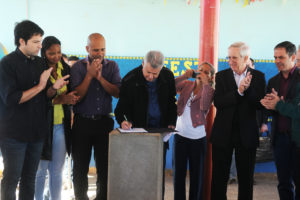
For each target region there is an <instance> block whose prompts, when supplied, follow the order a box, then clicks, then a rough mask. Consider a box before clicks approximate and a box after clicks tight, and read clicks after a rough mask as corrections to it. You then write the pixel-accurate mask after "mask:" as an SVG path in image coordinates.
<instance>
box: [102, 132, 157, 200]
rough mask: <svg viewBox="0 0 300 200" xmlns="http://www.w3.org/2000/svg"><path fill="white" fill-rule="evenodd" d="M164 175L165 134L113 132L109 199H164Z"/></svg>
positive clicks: (110, 150)
mask: <svg viewBox="0 0 300 200" xmlns="http://www.w3.org/2000/svg"><path fill="white" fill-rule="evenodd" d="M162 177H163V136H162V135H161V134H159V133H151V134H150V133H122V134H120V133H119V131H117V130H113V131H112V132H111V133H110V135H109V158H108V193H107V197H108V200H124V199H126V200H129V199H130V200H161V199H162V184H163V183H162Z"/></svg>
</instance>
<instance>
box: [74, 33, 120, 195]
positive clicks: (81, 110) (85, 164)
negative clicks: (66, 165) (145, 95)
mask: <svg viewBox="0 0 300 200" xmlns="http://www.w3.org/2000/svg"><path fill="white" fill-rule="evenodd" d="M86 50H87V52H88V57H86V58H85V59H82V60H80V61H78V62H76V63H75V64H74V65H73V67H72V69H71V80H72V81H71V88H72V89H73V90H76V91H77V94H78V95H79V96H80V101H79V103H77V104H76V105H75V106H74V109H73V111H74V113H75V115H74V124H73V130H72V158H73V183H74V192H75V197H76V199H78V200H86V199H88V196H87V190H88V177H87V173H88V171H89V164H90V159H91V153H92V148H93V147H94V158H95V163H96V168H97V196H96V199H100V200H106V197H107V168H108V139H109V137H108V136H109V132H110V131H112V129H113V127H114V121H113V119H112V118H111V113H112V96H114V97H116V98H118V97H119V87H120V84H121V77H120V70H119V67H118V64H117V63H116V62H114V61H111V60H107V59H104V56H105V52H106V48H105V39H104V37H103V36H102V35H101V34H99V33H93V34H91V35H90V36H89V37H88V44H87V46H86Z"/></svg>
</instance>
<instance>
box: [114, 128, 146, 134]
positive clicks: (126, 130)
mask: <svg viewBox="0 0 300 200" xmlns="http://www.w3.org/2000/svg"><path fill="white" fill-rule="evenodd" d="M118 130H119V131H120V133H148V131H146V130H145V129H143V128H131V129H122V128H118Z"/></svg>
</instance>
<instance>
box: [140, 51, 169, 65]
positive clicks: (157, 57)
mask: <svg viewBox="0 0 300 200" xmlns="http://www.w3.org/2000/svg"><path fill="white" fill-rule="evenodd" d="M144 63H145V64H146V63H150V65H151V67H152V68H154V69H156V68H159V67H162V66H163V65H164V63H165V57H164V55H163V54H162V53H161V52H160V51H149V52H148V53H147V54H146V55H145V58H144Z"/></svg>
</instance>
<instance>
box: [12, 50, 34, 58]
mask: <svg viewBox="0 0 300 200" xmlns="http://www.w3.org/2000/svg"><path fill="white" fill-rule="evenodd" d="M16 53H17V54H18V55H19V56H20V57H21V58H23V59H25V60H34V59H35V57H34V56H30V57H29V58H28V57H27V56H25V55H24V53H23V52H22V51H21V50H20V49H19V48H18V47H17V48H16Z"/></svg>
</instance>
